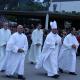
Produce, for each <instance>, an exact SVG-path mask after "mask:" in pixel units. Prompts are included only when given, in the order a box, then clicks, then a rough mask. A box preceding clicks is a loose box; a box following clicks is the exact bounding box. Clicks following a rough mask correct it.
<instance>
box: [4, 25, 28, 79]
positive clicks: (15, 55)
mask: <svg viewBox="0 0 80 80" xmlns="http://www.w3.org/2000/svg"><path fill="white" fill-rule="evenodd" d="M27 49H28V41H27V37H26V35H25V34H24V33H23V26H22V25H18V27H17V32H16V33H14V34H13V35H12V36H11V38H10V39H9V41H8V43H7V47H6V54H8V56H7V58H8V59H7V65H6V75H7V77H10V76H13V75H14V73H16V74H17V75H18V79H22V80H25V78H24V61H25V56H26V54H27Z"/></svg>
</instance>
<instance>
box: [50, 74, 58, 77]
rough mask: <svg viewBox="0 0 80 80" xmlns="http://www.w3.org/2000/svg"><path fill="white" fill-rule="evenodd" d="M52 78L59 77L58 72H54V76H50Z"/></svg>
mask: <svg viewBox="0 0 80 80" xmlns="http://www.w3.org/2000/svg"><path fill="white" fill-rule="evenodd" d="M51 77H52V78H59V75H58V74H56V75H54V76H51Z"/></svg>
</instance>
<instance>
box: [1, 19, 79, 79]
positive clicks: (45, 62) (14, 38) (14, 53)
mask: <svg viewBox="0 0 80 80" xmlns="http://www.w3.org/2000/svg"><path fill="white" fill-rule="evenodd" d="M50 26H51V32H50V33H49V34H48V35H47V37H46V39H45V41H44V44H43V30H42V29H41V24H38V25H37V27H36V29H34V30H33V32H32V35H31V39H32V44H31V47H30V49H29V48H28V40H27V36H26V35H25V34H24V33H23V30H24V28H23V26H22V25H18V26H17V32H15V33H13V34H11V31H10V30H9V29H8V22H4V23H3V28H1V29H0V71H1V72H4V74H5V75H6V77H8V78H11V77H12V76H14V74H17V76H18V77H17V78H18V79H21V80H26V79H25V77H24V61H25V56H26V55H27V54H28V59H29V62H30V63H33V64H35V68H36V69H40V68H43V69H44V70H45V72H46V75H47V76H48V77H51V78H58V77H59V73H63V72H68V73H69V74H71V75H77V74H76V52H77V48H78V46H79V43H78V41H77V39H76V37H75V33H76V30H75V28H71V29H70V33H69V34H67V35H66V36H65V38H64V39H62V38H61V37H60V36H59V34H58V29H57V22H56V21H55V20H54V21H53V22H50ZM42 45H43V47H42ZM28 49H29V50H28Z"/></svg>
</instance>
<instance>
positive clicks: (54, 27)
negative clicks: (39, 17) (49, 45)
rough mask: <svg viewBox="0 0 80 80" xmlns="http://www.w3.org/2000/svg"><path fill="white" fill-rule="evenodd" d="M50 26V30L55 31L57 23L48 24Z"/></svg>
mask: <svg viewBox="0 0 80 80" xmlns="http://www.w3.org/2000/svg"><path fill="white" fill-rule="evenodd" d="M50 26H51V29H57V22H56V21H53V22H50Z"/></svg>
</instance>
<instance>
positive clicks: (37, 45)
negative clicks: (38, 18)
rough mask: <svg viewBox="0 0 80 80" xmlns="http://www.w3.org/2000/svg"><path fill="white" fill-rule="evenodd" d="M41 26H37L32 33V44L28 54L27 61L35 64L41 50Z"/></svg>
mask: <svg viewBox="0 0 80 80" xmlns="http://www.w3.org/2000/svg"><path fill="white" fill-rule="evenodd" d="M41 27H42V25H41V24H38V26H37V28H36V29H35V30H34V31H33V32H32V37H31V38H32V44H31V47H30V52H29V61H30V62H31V63H36V61H37V59H38V57H39V55H40V54H41V48H42V43H43V31H42V29H41Z"/></svg>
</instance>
